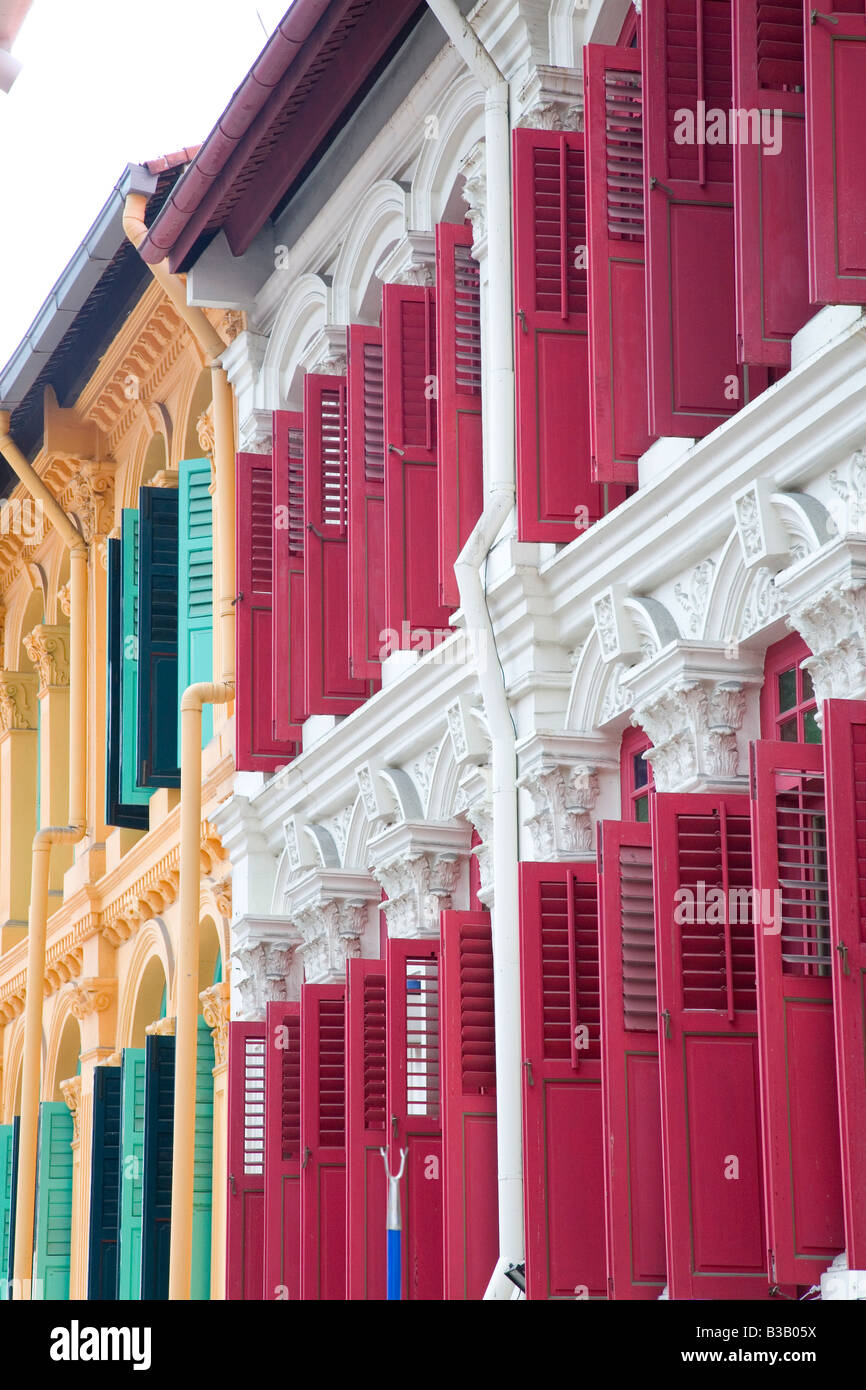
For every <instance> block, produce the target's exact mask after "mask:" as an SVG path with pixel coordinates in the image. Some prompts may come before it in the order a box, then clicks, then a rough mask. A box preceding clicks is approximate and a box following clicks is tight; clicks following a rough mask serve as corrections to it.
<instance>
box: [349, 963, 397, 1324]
mask: <svg viewBox="0 0 866 1390" xmlns="http://www.w3.org/2000/svg"><path fill="white" fill-rule="evenodd" d="M385 1106H386V1096H385V963H384V961H381V960H350V961H349V973H348V985H347V1003H346V1194H347V1201H348V1218H347V1221H348V1226H347V1249H348V1259H347V1281H348V1286H347V1297H348V1298H350V1299H384V1297H385V1292H386V1287H385V1275H386V1269H387V1254H386V1249H385V1215H386V1203H387V1188H386V1183H385V1167H384V1164H383V1162H382V1157H381V1154H380V1153H379V1150H380V1148H384V1147H385V1145H386V1144H387V1138H388V1135H387V1125H386V1122H385Z"/></svg>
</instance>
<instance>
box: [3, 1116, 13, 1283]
mask: <svg viewBox="0 0 866 1390" xmlns="http://www.w3.org/2000/svg"><path fill="white" fill-rule="evenodd" d="M14 1154H15V1131H14V1128H13V1126H12V1125H0V1298H2V1297H3V1292H2V1291H3V1290H4V1289H5V1283H4V1281H5V1280H7V1279H11V1278H12V1270H11V1268H10V1264H9V1230H10V1227H11V1225H12V1161H13V1158H14Z"/></svg>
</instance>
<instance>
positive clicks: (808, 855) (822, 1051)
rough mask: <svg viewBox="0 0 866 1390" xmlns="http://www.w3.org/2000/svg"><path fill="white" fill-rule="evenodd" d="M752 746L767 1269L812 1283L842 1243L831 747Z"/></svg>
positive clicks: (776, 1276) (774, 1274) (788, 1279)
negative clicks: (827, 774) (827, 771)
mask: <svg viewBox="0 0 866 1390" xmlns="http://www.w3.org/2000/svg"><path fill="white" fill-rule="evenodd" d="M752 754H753V756H752V837H753V842H754V846H755V890H756V895H757V896H756V902H757V903H758V904H759V905H760V924H759V925H758V927H757V930H756V932H755V942H756V946H757V967H758V971H757V976H758V1001H759V1008H760V1018H759V1028H758V1039H759V1049H760V1062H761V1068H760V1075H761V1100H762V1106H763V1117H762V1118H763V1130H764V1190H765V1193H766V1207H767V1238H768V1242H769V1248H770V1251H771V1260H770V1273H771V1276H772V1277H773V1279H774V1281H778V1282H780V1283H791V1284H810V1283H812V1282H817V1281H818V1280H819V1279H820V1276H821V1274H822V1273H823V1271H824V1270H825V1269H826V1268H827V1266H828V1264H829V1263H830V1262H831V1260H832V1259H833V1257H834V1256H835V1255H836V1254H838V1252H839V1251H840V1250H841V1249H842V1248H843V1246H844V1244H845V1236H844V1232H843V1229H842V1175H841V1171H840V1156H839V1132H838V1119H837V1117H838V1094H837V1086H836V1057H835V1051H834V1043H833V994H832V981H831V978H830V975H831V961H830V927H829V903H828V886H827V811H826V804H825V798H824V756H823V754H824V750H823V749H822V748H821V747H820V746H819V745H817V744H814V745H813V744H808V745H807V744H800V743H774V742H769V741H766V742H765V741H763V740H761V741H760V742H758V743H755V744H753V745H752ZM776 894H778V900H777V899H776V896H775V895H776ZM777 901H778V905H779V917H778V920H777V918H776V902H777ZM777 926H778V927H779V928H780V930H778V931H777V930H775V928H776V927H777Z"/></svg>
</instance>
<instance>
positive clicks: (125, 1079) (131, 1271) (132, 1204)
mask: <svg viewBox="0 0 866 1390" xmlns="http://www.w3.org/2000/svg"><path fill="white" fill-rule="evenodd" d="M143 1171H144V1048H143V1047H125V1048H124V1049H123V1062H122V1064H121V1078H120V1242H119V1251H118V1259H117V1297H118V1298H119V1299H125V1300H126V1299H130V1300H132V1301H134V1302H137V1301H138V1300H139V1299H140V1298H141V1184H142V1175H143Z"/></svg>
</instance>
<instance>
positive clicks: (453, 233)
mask: <svg viewBox="0 0 866 1390" xmlns="http://www.w3.org/2000/svg"><path fill="white" fill-rule="evenodd" d="M436 377H437V385H438V392H439V420H438V440H439V447H438V456H439V478H438V482H439V596H440V600H441V602H442V603H443V604H445V606H446V607H448V608H456V607H458V605H459V603H460V594H459V592H458V589H457V580H456V579H455V577H454V561H455V560H456V559H457V556H458V555H459V553H460V551H461V549H462V548H463V545H464V544H465V542H466V541H467V540H468V539H469V535H470V532H471V531H472V528H473V526H474V525H475V523H476V521H477V520H478V518H479V516H480V515H481V511H482V508H483V506H484V466H483V452H482V441H481V279H480V272H479V269H478V262H477V261H476V260H475V259H474V258H473V256H472V228H471V227H464V226H455V225H454V224H453V223H450V222H440V223H439V225H438V226H437V228H436Z"/></svg>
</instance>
